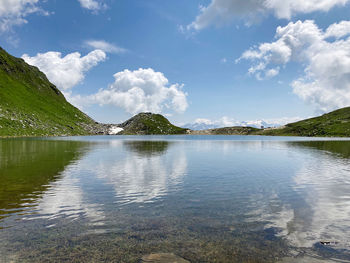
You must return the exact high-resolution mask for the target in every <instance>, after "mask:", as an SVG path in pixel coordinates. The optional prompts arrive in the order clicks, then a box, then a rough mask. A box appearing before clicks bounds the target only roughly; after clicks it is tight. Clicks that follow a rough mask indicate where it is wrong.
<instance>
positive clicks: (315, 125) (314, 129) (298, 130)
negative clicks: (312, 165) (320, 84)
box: [259, 107, 350, 137]
mask: <svg viewBox="0 0 350 263" xmlns="http://www.w3.org/2000/svg"><path fill="white" fill-rule="evenodd" d="M259 134H261V135H276V136H308V137H314V136H315V137H316V136H317V137H349V136H350V107H347V108H342V109H339V110H336V111H333V112H330V113H327V114H324V115H322V116H320V117H316V118H311V119H307V120H303V121H299V122H295V123H290V124H287V125H286V126H284V127H281V128H278V129H265V130H264V131H262V132H259Z"/></svg>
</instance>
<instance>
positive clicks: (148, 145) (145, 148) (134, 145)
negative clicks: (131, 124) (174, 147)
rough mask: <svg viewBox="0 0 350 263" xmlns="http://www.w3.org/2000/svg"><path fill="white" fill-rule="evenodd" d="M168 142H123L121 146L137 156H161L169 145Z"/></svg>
mask: <svg viewBox="0 0 350 263" xmlns="http://www.w3.org/2000/svg"><path fill="white" fill-rule="evenodd" d="M172 143H174V142H169V141H124V143H123V145H124V146H125V147H126V148H127V150H128V151H130V152H135V153H137V154H139V155H143V156H149V155H162V154H164V153H166V151H167V149H168V147H169V145H170V144H172Z"/></svg>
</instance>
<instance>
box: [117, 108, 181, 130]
mask: <svg viewBox="0 0 350 263" xmlns="http://www.w3.org/2000/svg"><path fill="white" fill-rule="evenodd" d="M119 126H120V127H121V128H123V129H124V131H123V132H122V134H124V135H128V134H137V135H152V134H163V135H166V134H186V132H187V129H184V128H180V127H177V126H175V125H173V124H171V123H170V122H169V121H168V119H167V118H165V117H164V116H162V115H160V114H153V113H139V114H137V115H136V116H134V117H132V118H131V119H129V120H127V121H126V122H124V123H122V124H120V125H119Z"/></svg>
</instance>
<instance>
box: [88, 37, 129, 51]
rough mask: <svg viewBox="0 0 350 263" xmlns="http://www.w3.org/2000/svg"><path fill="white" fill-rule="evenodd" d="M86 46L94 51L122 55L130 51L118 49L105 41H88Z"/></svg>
mask: <svg viewBox="0 0 350 263" xmlns="http://www.w3.org/2000/svg"><path fill="white" fill-rule="evenodd" d="M85 46H87V47H89V48H93V49H100V50H103V51H104V52H107V53H115V54H122V53H125V52H127V51H128V50H127V49H125V48H121V47H118V46H116V45H114V44H111V43H108V42H106V41H104V40H87V41H85Z"/></svg>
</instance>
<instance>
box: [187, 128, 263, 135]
mask: <svg viewBox="0 0 350 263" xmlns="http://www.w3.org/2000/svg"><path fill="white" fill-rule="evenodd" d="M258 131H260V130H259V129H257V128H253V127H241V126H234V127H224V128H216V129H208V130H200V131H192V130H191V131H189V132H188V133H189V134H192V135H250V134H253V133H255V132H258Z"/></svg>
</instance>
